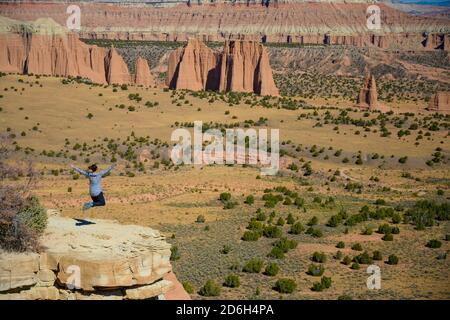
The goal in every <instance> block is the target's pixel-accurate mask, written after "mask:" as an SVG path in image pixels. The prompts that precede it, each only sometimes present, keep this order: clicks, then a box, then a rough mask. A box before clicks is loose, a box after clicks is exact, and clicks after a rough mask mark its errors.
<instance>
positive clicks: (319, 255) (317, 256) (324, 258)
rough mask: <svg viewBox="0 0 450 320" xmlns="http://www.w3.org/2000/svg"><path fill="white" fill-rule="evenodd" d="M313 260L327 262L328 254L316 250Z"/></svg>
mask: <svg viewBox="0 0 450 320" xmlns="http://www.w3.org/2000/svg"><path fill="white" fill-rule="evenodd" d="M311 260H312V261H314V262H319V263H325V262H326V261H327V256H326V255H325V253H323V252H317V251H316V252H314V253H313V255H312V257H311Z"/></svg>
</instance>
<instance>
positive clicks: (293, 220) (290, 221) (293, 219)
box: [286, 213, 295, 224]
mask: <svg viewBox="0 0 450 320" xmlns="http://www.w3.org/2000/svg"><path fill="white" fill-rule="evenodd" d="M286 222H287V224H294V223H295V218H294V216H293V215H292V213H289V214H288V216H287V220H286Z"/></svg>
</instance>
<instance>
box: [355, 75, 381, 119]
mask: <svg viewBox="0 0 450 320" xmlns="http://www.w3.org/2000/svg"><path fill="white" fill-rule="evenodd" d="M357 105H358V107H359V108H361V109H364V110H377V109H379V104H378V94H377V85H376V83H375V77H374V76H373V75H371V74H370V73H369V74H367V75H366V77H365V78H364V82H363V87H362V88H361V90H360V92H359V95H358V98H357Z"/></svg>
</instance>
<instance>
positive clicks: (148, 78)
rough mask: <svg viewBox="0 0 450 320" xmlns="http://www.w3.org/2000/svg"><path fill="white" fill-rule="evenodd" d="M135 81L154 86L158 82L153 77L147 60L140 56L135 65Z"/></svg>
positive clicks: (138, 83) (139, 83)
mask: <svg viewBox="0 0 450 320" xmlns="http://www.w3.org/2000/svg"><path fill="white" fill-rule="evenodd" d="M134 70H135V74H134V83H135V84H137V85H141V86H144V87H152V86H154V85H155V84H156V82H155V79H154V78H153V76H152V74H151V72H150V68H149V66H148V62H147V60H145V59H144V58H142V57H138V58H137V59H136V63H135V65H134Z"/></svg>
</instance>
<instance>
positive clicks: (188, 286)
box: [183, 281, 194, 294]
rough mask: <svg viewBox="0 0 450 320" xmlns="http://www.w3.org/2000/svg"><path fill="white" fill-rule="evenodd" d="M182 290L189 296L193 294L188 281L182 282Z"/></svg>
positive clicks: (192, 288)
mask: <svg viewBox="0 0 450 320" xmlns="http://www.w3.org/2000/svg"><path fill="white" fill-rule="evenodd" d="M183 288H184V290H185V291H186V292H187V293H189V294H193V293H194V287H193V286H192V284H191V283H190V282H189V281H183Z"/></svg>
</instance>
